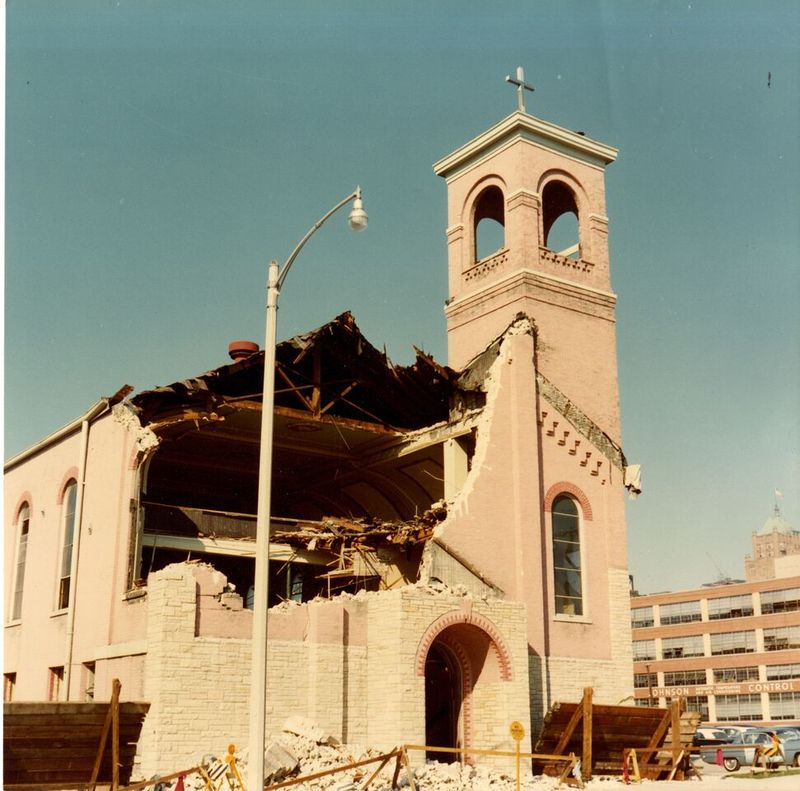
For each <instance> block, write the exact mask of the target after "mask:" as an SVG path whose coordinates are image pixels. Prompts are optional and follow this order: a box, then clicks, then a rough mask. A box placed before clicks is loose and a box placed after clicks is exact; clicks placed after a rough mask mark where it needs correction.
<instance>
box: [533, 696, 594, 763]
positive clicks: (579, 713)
mask: <svg viewBox="0 0 800 791" xmlns="http://www.w3.org/2000/svg"><path fill="white" fill-rule="evenodd" d="M582 717H583V709H582V708H581V707H580V706H576V707H575V711H573V712H572V716H571V717H570V718H569V722H568V723H567V726H566V727H565V728H564V731H563V733H562V734H561V738H560V739H559V740H558V742H557V744H556V746H555V749H554V750H553V752H554V753H557V754H561V753H563V752H564V750H565V748H566V746H567V745H568V744H569V740H570V739H571V738H572V734H573V733H574V732H575V728H576V727H577V726H578V723H579V722H580V721H581V718H582ZM537 749H538V745H537Z"/></svg>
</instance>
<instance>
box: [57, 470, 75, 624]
mask: <svg viewBox="0 0 800 791" xmlns="http://www.w3.org/2000/svg"><path fill="white" fill-rule="evenodd" d="M70 497H73V498H74V503H73V507H72V511H71V512H70V510H69V507H70V502H69V501H70ZM70 518H71V522H72V524H69V521H70ZM77 524H78V482H77V481H76V480H75V479H74V478H70V480H69V481H68V482H67V484H66V486H65V487H64V489H63V490H62V498H61V540H60V541H59V547H60V549H59V553H58V561H57V562H58V572H57V577H56V596H55V609H56V612H64V611H66V610H68V609H69V601H70V586H71V585H72V555H73V553H74V551H75V538H76V536H75V527H76V526H77ZM68 534H70V535H68ZM68 537H69V544H67V538H68ZM68 548H69V557H68V558H67V557H65V554H66V552H67V549H68ZM65 565H66V566H67V568H66V573H65V568H64V566H65ZM65 580H66V585H67V591H66V602H65V601H64V596H63V594H62V589H63V587H64V585H63V583H64V581H65Z"/></svg>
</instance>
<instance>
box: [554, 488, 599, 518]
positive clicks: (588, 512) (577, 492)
mask: <svg viewBox="0 0 800 791" xmlns="http://www.w3.org/2000/svg"><path fill="white" fill-rule="evenodd" d="M560 494H570V495H572V496H573V497H574V498H575V499H576V500H577V501H578V502H579V503H580V505H581V511H582V512H583V518H584V519H586V520H591V519H592V506H591V505H590V503H589V498H588V497H587V496H586V494H585V493H584V492H583V490H582V489H581V488H579V487H578V486H576V485H575V484H574V483H570V482H569V481H559V482H558V483H554V484H553V485H552V486H551V487H550V488H549V489H548V490H547V494H546V495H545V496H544V510H545V511H548V512H550V511H552V510H553V501H554V500H555V499H556V497H558V496H559V495H560Z"/></svg>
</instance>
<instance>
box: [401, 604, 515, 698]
mask: <svg viewBox="0 0 800 791" xmlns="http://www.w3.org/2000/svg"><path fill="white" fill-rule="evenodd" d="M459 624H469V625H470V626H476V627H477V628H478V629H480V630H481V631H482V632H484V633H485V634H486V636H487V637H488V638H489V640H490V641H491V644H492V648H493V650H494V652H495V654H496V655H497V662H498V666H499V668H500V679H501V680H502V681H511V679H512V673H511V654H510V653H509V651H508V648H507V646H506V644H505V640H503V638H502V636H501V635H500V631H499V630H498V628H497V627H496V626H495V625H494V624H493V623H492V622H491V621H490V620H489V619H488V618H484V617H483V616H482V615H478V613H474V612H465V611H464V610H453V611H451V612H448V613H445V614H444V615H442V616H440V617H439V618H437V619H436V620H435V621H434V622H433V623H432V624H431V625H430V626H429V627H428V628H427V629H426V630H425V634H423V635H422V639H421V640H420V641H419V645H418V646H417V655H416V659H415V666H416V673H417V675H418V676H424V675H425V660H426V659H427V657H428V651H429V650H430V647H431V645H433V641H434V640H435V639H436V638H437V637H438V636H439V635H440V634H441V633H442V632H443V631H444V630H445V629H447V628H449V627H450V626H457V625H459ZM446 643H447V645H448V646H449V647H450V648H451V649H452V648H453V643H451V642H450V641H446ZM466 666H467V665H466V664H465V667H466ZM465 686H466V685H465Z"/></svg>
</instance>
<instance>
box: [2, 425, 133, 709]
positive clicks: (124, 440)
mask: <svg viewBox="0 0 800 791" xmlns="http://www.w3.org/2000/svg"><path fill="white" fill-rule="evenodd" d="M133 442H134V441H133V438H132V436H131V435H130V434H129V432H128V429H126V428H125V427H124V426H123V425H121V424H120V423H119V422H117V421H116V420H115V419H114V417H113V416H112V415H111V414H109V413H106V414H105V415H103V416H101V417H100V418H99V419H97V420H96V421H95V422H94V423H92V424H91V427H90V429H89V438H88V454H87V456H88V462H87V464H86V472H85V487H84V492H85V496H84V502H83V509H82V513H83V519H82V524H81V535H80V548H79V553H80V555H79V557H80V562H79V567H78V575H77V580H76V579H75V578H73V579H72V580H71V585H73V586H76V587H75V596H76V608H75V612H76V618H75V624H74V641H73V652H72V674H71V685H70V690H69V699H70V700H82V699H83V689H82V687H81V685H82V684H83V683H84V673H83V672H82V664H83V663H84V662H92V661H95V660H97V678H96V685H95V690H96V692H95V695H96V697H98V698H102V696H103V694H104V693H105V689H104V687H105V683H106V682H105V680H104V679H105V676H106V675H107V674H105V673H104V672H103V670H102V663H103V662H104V661H106V659H105V658H106V657H108V656H109V655H110V654H114V651H109V650H108V647H109V646H110V645H112V644H115V643H120V642H130V641H136V640H140V639H142V638H143V637H144V608H142V607H140V606H136V605H135V604H133V605H129V604H128V603H126V602H125V601H124V600H123V596H124V594H125V584H124V582H125V579H126V568H127V552H128V544H127V541H128V535H129V530H128V527H129V525H130V519H131V512H130V500H131V497H132V496H133V484H134V476H135V472H134V471H133V470H132V469H130V466H131V465H130V463H129V462H130V458H131V455H132V452H133ZM80 456H81V430H80V428H78V429H76V431H75V432H74V433H72V434H70V435H69V436H66V437H64V438H63V439H61V440H60V441H59V442H57V443H55V444H53V445H50V446H49V447H48V448H47V449H46V450H45V451H43V452H41V453H39V454H38V455H35V456H34V457H32V458H29V459H27V460H26V461H25V462H24V463H23V464H21V465H19V466H16V467H14V468H12V469H9V470H7V472H6V476H5V491H6V498H5V520H6V522H5V523H6V525H11V524H12V523H13V522H14V518H15V513H14V509H15V508H17V507H18V503H19V500H20V498H23V497H25V498H28V499H30V502H31V506H32V507H31V521H30V528H29V538H28V551H27V560H26V570H25V586H24V593H23V603H22V617H21V618H20V619H19V620H18V621H14V622H12V621H10V614H11V610H10V608H11V586H12V585H13V576H14V575H13V570H12V569H11V567H12V566H13V564H14V562H15V561H16V550H17V541H18V538H19V535H18V534H19V530H18V529H13V530H6V533H5V536H4V551H5V557H6V575H5V586H6V587H5V594H6V598H5V601H6V612H5V619H6V628H5V645H4V653H5V658H4V663H5V664H4V668H5V672H6V673H16V689H15V698H16V699H18V700H25V699H30V700H37V699H38V700H41V699H44V698H46V696H47V692H48V681H49V674H48V671H47V668H49V667H60V666H64V665H65V664H66V661H67V655H68V635H67V633H68V618H69V615H68V611H67V610H57V609H56V605H57V590H58V580H59V576H60V569H61V552H62V544H63V527H64V524H63V523H64V509H63V504H62V503H61V502H60V501H61V495H62V493H63V487H64V485H65V484H66V483H67V482H68V480H69V478H70V476H71V475H77V471H78V470H79V469H80V467H81V459H80ZM79 484H80V481H79ZM76 527H77V526H76ZM73 551H76V549H75V548H74V549H73ZM9 564H11V565H9ZM129 653H130V652H129ZM98 657H103V658H102V659H100V658H98ZM109 661H110V659H109ZM140 667H141V662H140V661H139V660H132V661H131V662H129V663H128V671H127V673H128V676H129V678H128V679H122V681H123V692H122V694H123V696H124V697H127V698H128V699H130V697H131V694H132V692H133V691H134V690H136V689H139V690H141V679H140V678H138V674H139V673H140V670H139V669H138V668H140ZM110 680H111V679H110V677H109V678H108V688H109V690H110ZM66 697H67V696H66V691H65V690H62V694H61V698H62V699H66Z"/></svg>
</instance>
